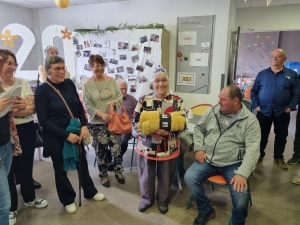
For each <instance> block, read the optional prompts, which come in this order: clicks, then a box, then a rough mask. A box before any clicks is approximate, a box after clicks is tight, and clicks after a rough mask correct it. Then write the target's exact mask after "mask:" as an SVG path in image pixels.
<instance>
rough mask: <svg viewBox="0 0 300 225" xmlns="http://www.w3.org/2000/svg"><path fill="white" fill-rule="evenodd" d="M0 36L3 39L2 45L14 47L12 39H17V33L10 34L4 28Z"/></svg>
mask: <svg viewBox="0 0 300 225" xmlns="http://www.w3.org/2000/svg"><path fill="white" fill-rule="evenodd" d="M0 38H1V39H2V40H4V42H3V46H4V47H7V46H8V45H9V47H11V48H13V47H15V44H14V41H15V40H17V39H18V36H17V35H11V34H10V31H9V30H5V31H4V34H0Z"/></svg>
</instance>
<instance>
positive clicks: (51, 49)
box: [38, 45, 70, 83]
mask: <svg viewBox="0 0 300 225" xmlns="http://www.w3.org/2000/svg"><path fill="white" fill-rule="evenodd" d="M44 55H45V57H47V56H49V55H58V49H57V48H56V47H54V46H52V45H49V46H48V47H47V48H46V49H45V50H44ZM38 71H39V76H38V82H41V83H42V82H45V81H46V80H47V77H48V74H47V72H46V71H45V69H44V66H43V65H40V66H39V68H38ZM65 78H70V73H69V72H68V71H65Z"/></svg>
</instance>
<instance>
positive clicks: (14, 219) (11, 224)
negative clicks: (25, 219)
mask: <svg viewBox="0 0 300 225" xmlns="http://www.w3.org/2000/svg"><path fill="white" fill-rule="evenodd" d="M16 222H17V211H14V212H9V225H14V224H16Z"/></svg>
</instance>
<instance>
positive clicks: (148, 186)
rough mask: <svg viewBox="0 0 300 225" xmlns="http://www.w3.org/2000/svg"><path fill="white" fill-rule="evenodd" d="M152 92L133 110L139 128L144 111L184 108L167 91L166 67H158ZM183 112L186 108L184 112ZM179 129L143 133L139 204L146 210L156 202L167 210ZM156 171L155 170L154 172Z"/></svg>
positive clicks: (160, 209) (179, 109)
mask: <svg viewBox="0 0 300 225" xmlns="http://www.w3.org/2000/svg"><path fill="white" fill-rule="evenodd" d="M152 89H153V91H154V92H153V93H151V94H148V95H144V96H142V97H141V98H140V99H139V102H138V104H137V106H136V108H135V110H134V113H133V116H132V122H133V124H134V128H135V130H137V131H139V121H140V116H141V113H142V112H143V111H158V112H160V114H162V115H163V114H168V113H171V112H176V111H182V110H183V100H182V99H181V98H180V97H178V96H176V95H172V94H169V93H168V90H169V78H168V75H167V72H166V70H165V69H163V68H160V67H159V68H156V69H155V71H154V75H153V82H152ZM182 114H184V112H182ZM179 134H180V132H170V131H168V130H165V129H158V130H156V131H155V132H153V133H152V134H150V135H143V134H142V133H140V135H139V140H138V145H137V146H138V147H137V149H136V151H137V153H138V154H137V167H138V177H139V182H140V189H141V194H142V201H141V203H140V204H139V206H138V210H139V211H140V212H144V211H145V210H146V209H148V208H149V207H150V206H152V205H153V204H154V203H155V199H156V201H157V204H158V208H159V211H160V212H161V213H167V212H168V204H169V200H170V187H171V184H172V180H173V178H174V175H175V168H176V158H177V156H178V155H179V153H180V149H179V146H178V137H179ZM155 171H156V172H155ZM156 173H157V181H158V183H157V193H156V195H155V175H156Z"/></svg>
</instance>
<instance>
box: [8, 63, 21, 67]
mask: <svg viewBox="0 0 300 225" xmlns="http://www.w3.org/2000/svg"><path fill="white" fill-rule="evenodd" d="M6 65H7V66H8V67H10V68H13V67H18V65H19V64H18V63H13V62H7V63H6Z"/></svg>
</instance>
